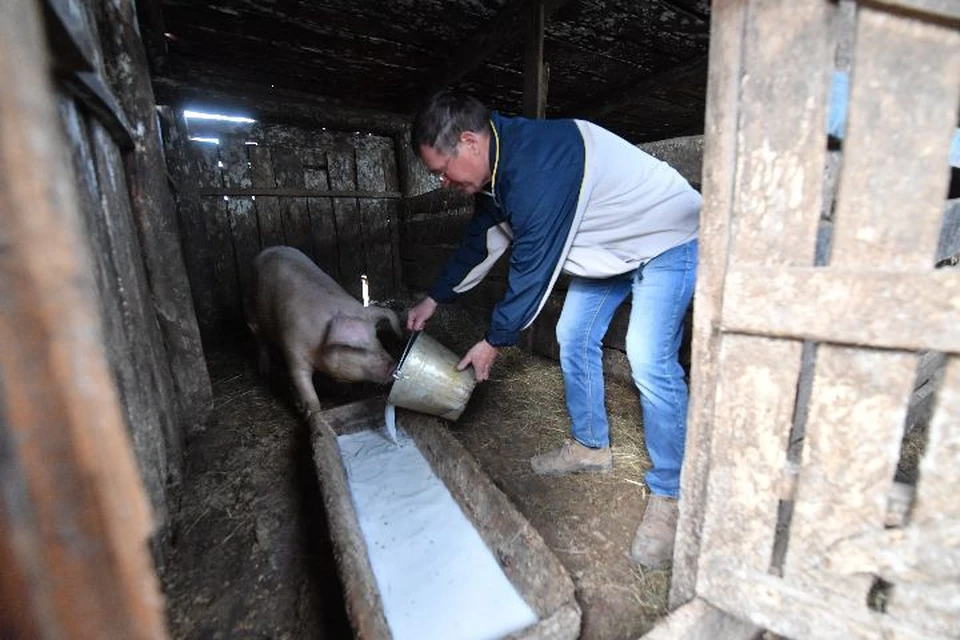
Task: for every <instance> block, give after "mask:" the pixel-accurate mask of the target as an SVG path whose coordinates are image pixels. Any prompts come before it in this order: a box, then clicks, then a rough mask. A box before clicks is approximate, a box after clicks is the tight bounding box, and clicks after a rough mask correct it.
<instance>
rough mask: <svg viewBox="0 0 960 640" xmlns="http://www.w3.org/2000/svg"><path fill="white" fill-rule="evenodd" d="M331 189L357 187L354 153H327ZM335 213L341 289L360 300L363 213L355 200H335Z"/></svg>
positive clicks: (363, 265) (363, 261) (364, 266)
mask: <svg viewBox="0 0 960 640" xmlns="http://www.w3.org/2000/svg"><path fill="white" fill-rule="evenodd" d="M327 167H328V169H327V171H328V176H329V179H330V188H331V189H333V190H337V191H348V190H352V189H354V188H356V184H357V182H356V180H357V178H356V160H355V158H354V153H353V151H352V150H351V151H330V152H329V153H328V154H327ZM333 214H334V219H335V220H336V225H337V247H338V249H339V254H340V269H339V272H340V280H339V283H340V286H342V287H343V288H344V289H345V290H346V291H347V292H349V293H350V295H352V296H354V297H355V298H357V299H358V300H359V299H360V296H361V288H360V275H361V274H363V273H364V272H365V271H366V267H367V265H366V262H365V255H364V246H363V235H362V230H361V228H360V214H359V210H358V207H357V201H356V199H355V198H334V200H333Z"/></svg>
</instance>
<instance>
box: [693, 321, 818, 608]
mask: <svg viewBox="0 0 960 640" xmlns="http://www.w3.org/2000/svg"><path fill="white" fill-rule="evenodd" d="M800 349H801V343H800V342H799V341H788V340H770V339H767V338H756V337H751V336H737V335H727V336H724V338H723V344H722V347H721V351H720V358H719V362H718V375H719V380H718V383H717V397H716V407H715V410H714V422H713V439H712V449H711V454H710V479H709V482H710V486H711V487H722V489H720V490H716V491H710V492H709V493H708V494H707V496H706V508H705V521H704V525H703V541H702V544H701V548H700V563H699V565H700V570H699V574H698V584H697V591H698V592H699V593H703V594H708V597H709V594H711V593H714V592H715V591H717V590H723V589H724V585H725V584H726V582H727V581H728V580H729V579H730V578H729V576H728V575H727V574H726V573H725V572H724V571H719V570H718V567H719V566H721V565H722V566H727V564H728V562H729V561H730V559H736V563H737V566H738V567H740V568H741V569H742V570H744V571H749V570H753V571H755V572H758V573H766V572H767V571H768V570H769V568H770V561H771V554H772V552H773V540H774V532H775V528H776V524H777V504H778V502H779V499H780V490H779V489H780V482H781V474H782V470H783V468H784V465H785V463H786V455H787V438H788V435H789V433H790V426H791V424H792V423H793V404H794V396H795V395H796V380H797V376H798V375H799V370H800Z"/></svg>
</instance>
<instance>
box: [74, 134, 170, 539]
mask: <svg viewBox="0 0 960 640" xmlns="http://www.w3.org/2000/svg"><path fill="white" fill-rule="evenodd" d="M89 125H90V145H91V147H92V154H91V155H92V158H93V162H94V166H95V167H96V173H97V182H98V187H99V193H98V194H97V199H98V203H99V206H100V207H101V212H100V213H99V215H101V216H102V217H103V222H102V228H103V229H104V230H105V231H106V236H107V240H106V245H105V246H108V247H109V258H108V259H109V260H110V261H111V262H112V263H113V264H114V265H115V267H116V274H117V279H116V281H115V282H112V283H110V286H112V287H117V288H118V289H119V290H120V292H119V296H118V298H119V301H120V303H121V308H122V309H123V324H124V332H125V333H126V336H127V342H126V344H125V345H124V346H125V347H126V348H127V350H128V353H125V354H124V353H121V354H118V357H120V358H122V359H126V358H130V359H131V360H132V369H133V372H134V373H133V375H134V378H133V381H134V382H135V385H136V386H135V387H129V386H128V387H125V388H124V392H125V393H126V392H127V391H133V393H134V395H133V397H131V398H130V402H131V405H132V407H131V408H129V409H128V413H129V414H130V418H131V422H130V428H131V430H132V431H133V433H134V434H137V435H138V436H139V437H136V438H134V440H133V446H134V450H135V452H136V455H137V459H138V461H140V463H141V469H142V471H141V475H142V477H143V480H144V483H145V484H146V486H147V490H148V492H149V494H150V497H151V499H152V505H153V509H154V514H155V516H156V518H157V519H158V521H159V522H160V523H162V524H163V525H166V524H167V508H168V507H167V502H166V495H167V482H168V481H170V480H174V481H175V480H177V479H178V478H179V476H180V467H179V464H178V462H179V460H180V455H181V452H182V438H183V434H182V432H181V430H180V421H179V416H178V415H177V407H176V404H175V401H174V397H175V391H174V385H173V380H172V378H171V371H170V366H169V363H168V361H167V358H166V353H165V349H164V345H163V338H162V336H161V334H160V327H159V325H158V323H157V318H156V311H155V309H154V307H153V304H152V299H151V298H152V292H151V290H150V287H149V282H148V280H147V269H146V264H145V263H144V258H143V252H142V250H141V247H140V245H139V243H138V242H137V232H136V229H135V228H134V224H133V212H132V211H131V202H130V188H129V186H128V184H127V180H126V176H125V172H124V170H123V166H124V162H123V158H122V157H121V154H120V150H119V149H118V147H117V145H116V144H115V143H114V141H113V138H112V135H111V134H110V133H109V131H108V130H107V128H106V127H105V126H103V125H102V124H101V123H100V122H98V121H96V120H91V121H90V123H89ZM126 401H127V397H126V396H124V402H125V403H126Z"/></svg>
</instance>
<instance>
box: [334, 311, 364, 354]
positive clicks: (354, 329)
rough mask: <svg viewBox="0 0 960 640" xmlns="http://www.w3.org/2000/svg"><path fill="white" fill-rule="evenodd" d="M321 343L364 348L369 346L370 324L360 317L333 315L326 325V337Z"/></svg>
mask: <svg viewBox="0 0 960 640" xmlns="http://www.w3.org/2000/svg"><path fill="white" fill-rule="evenodd" d="M323 343H324V345H325V346H327V347H352V348H354V349H366V348H367V347H369V346H370V326H369V324H368V323H367V322H366V321H364V320H362V319H360V318H351V317H349V316H334V317H333V320H331V321H330V324H329V325H327V337H326V338H325V339H324V341H323Z"/></svg>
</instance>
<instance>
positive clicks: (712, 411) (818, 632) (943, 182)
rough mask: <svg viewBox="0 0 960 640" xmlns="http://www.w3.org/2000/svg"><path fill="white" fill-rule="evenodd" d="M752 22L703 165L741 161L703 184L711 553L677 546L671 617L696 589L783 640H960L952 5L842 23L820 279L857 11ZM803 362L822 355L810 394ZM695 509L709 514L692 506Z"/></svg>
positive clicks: (695, 414)
mask: <svg viewBox="0 0 960 640" xmlns="http://www.w3.org/2000/svg"><path fill="white" fill-rule="evenodd" d="M733 4H735V5H736V6H731V5H730V4H728V3H720V5H718V6H716V7H715V8H716V11H715V12H714V14H713V16H712V19H713V20H715V21H717V22H715V23H714V25H715V27H716V30H715V32H714V35H718V34H719V36H721V37H716V38H713V39H712V42H711V52H712V55H713V59H716V60H722V61H724V62H725V63H726V66H725V67H724V68H723V69H714V68H712V69H711V80H710V82H711V90H710V93H709V96H708V111H707V114H708V117H707V129H708V136H707V141H708V147H707V150H708V154H709V153H716V154H720V153H721V152H723V153H722V155H717V156H716V157H708V158H707V159H706V161H705V169H706V170H705V177H706V179H705V187H706V189H707V194H706V195H707V199H706V202H707V209H706V210H705V211H704V229H703V230H704V232H703V234H702V235H701V241H702V253H701V256H702V261H701V269H702V270H701V274H700V279H699V280H698V290H697V292H698V298H697V302H698V305H699V304H701V302H702V301H703V299H702V298H701V297H699V296H700V294H705V295H706V298H705V301H706V309H704V310H703V311H698V321H704V322H705V324H706V326H702V325H701V326H699V327H697V337H696V339H695V349H696V350H697V355H696V356H695V358H694V360H695V370H694V381H695V386H694V394H693V396H692V402H693V405H692V408H691V428H692V429H693V432H692V434H690V435H692V437H693V443H692V444H693V449H692V451H693V453H694V458H695V460H694V462H695V463H698V464H696V465H695V466H696V468H695V469H693V471H695V472H697V473H702V472H703V470H704V469H706V470H707V471H708V480H707V483H708V484H709V486H710V487H711V490H710V491H705V489H704V487H705V484H706V483H702V482H695V481H694V480H692V479H691V475H690V474H691V468H690V467H689V463H690V455H689V453H690V451H691V449H690V448H689V447H690V444H691V442H690V437H688V458H687V459H686V460H685V471H684V485H683V491H684V494H683V497H684V499H683V500H682V501H681V526H680V532H681V534H684V533H688V534H691V535H692V537H693V540H692V541H690V540H686V541H685V540H683V539H682V538H681V539H679V540H678V552H677V559H678V560H679V563H678V564H677V565H676V566H675V567H674V579H675V580H676V579H677V578H678V577H679V578H680V580H681V581H682V583H683V584H682V585H680V586H679V587H677V586H676V585H675V587H674V590H673V593H672V594H671V599H672V604H679V603H681V602H683V601H686V600H689V599H690V596H691V590H690V584H689V572H690V567H691V566H696V568H697V578H696V584H695V588H694V589H693V591H694V592H695V594H696V595H699V596H700V597H702V598H704V599H705V600H707V601H708V602H709V603H710V604H712V605H714V606H716V607H719V609H721V610H722V611H724V612H726V613H728V614H731V615H733V616H735V617H737V618H740V619H743V620H749V621H751V622H753V623H754V624H757V625H761V626H764V627H766V628H768V629H769V630H771V631H773V632H775V633H778V634H782V635H785V636H787V637H798V638H799V637H815V638H878V639H879V638H887V637H898V638H947V637H957V636H958V635H960V600H957V598H956V584H957V576H958V575H960V574H958V571H960V569H958V567H960V525H958V524H957V523H958V522H960V501H958V500H957V498H956V495H957V494H956V486H957V484H958V483H960V364H958V356H957V355H956V354H957V353H958V351H960V342H958V338H957V335H958V334H957V331H956V326H957V323H956V318H957V317H960V274H958V273H957V272H956V271H955V270H951V269H949V268H943V269H938V270H935V269H934V264H935V256H936V247H937V242H938V239H939V235H940V230H941V228H942V227H943V226H944V223H943V200H944V194H945V193H946V192H947V182H948V179H949V175H950V173H949V169H948V167H947V163H946V157H947V149H948V147H949V141H950V136H951V134H952V132H953V131H954V129H955V127H956V123H957V115H958V104H960V30H958V29H957V28H956V27H957V22H956V21H955V18H953V17H948V16H949V13H948V11H947V10H945V6H946V5H945V4H943V3H939V2H937V1H936V0H932V1H930V2H928V1H927V0H924V1H923V2H913V0H909V1H904V0H890V2H886V1H884V2H863V3H858V5H857V9H856V12H855V13H854V12H852V11H847V9H849V8H850V7H849V3H847V4H848V6H844V7H840V10H841V11H844V12H846V13H844V15H849V18H850V21H851V23H855V25H856V31H855V33H854V34H853V35H854V37H851V38H850V40H851V42H853V43H854V44H853V49H852V51H853V54H852V70H851V78H852V83H851V93H850V99H849V117H848V122H847V127H846V130H847V135H846V137H845V139H844V140H843V143H842V169H841V170H840V172H839V175H840V184H839V191H838V194H839V195H838V198H837V206H836V208H835V210H834V213H833V218H834V221H835V224H834V227H833V233H832V238H831V239H830V242H829V248H830V251H826V252H823V253H822V254H821V257H820V258H815V251H814V248H815V242H816V240H817V218H819V217H820V213H821V211H826V210H828V208H825V207H823V206H822V204H823V203H822V199H823V198H824V195H823V194H824V192H826V194H827V196H826V197H830V195H829V194H830V192H831V190H830V189H827V190H824V188H823V187H824V183H825V182H826V181H825V180H824V176H823V174H824V166H825V164H826V163H825V160H826V158H825V151H826V142H827V141H826V135H825V132H824V130H823V123H824V122H825V121H826V118H825V116H826V113H825V110H826V105H827V93H826V87H827V86H828V81H829V76H830V74H831V73H832V72H833V69H834V60H833V53H834V44H833V38H834V35H833V34H834V29H833V24H834V23H833V19H834V16H835V15H836V13H837V10H838V8H837V7H836V6H834V5H833V4H832V3H829V2H820V3H817V2H807V3H779V2H774V1H773V0H749V1H748V2H745V3H733ZM721 5H722V6H721ZM888 5H896V7H897V10H896V11H890V10H889V7H888ZM925 14H930V15H925ZM931 16H932V17H931ZM951 20H953V22H951ZM725 45H726V46H725ZM725 54H726V55H727V57H726V58H724V55H725ZM844 55H846V54H845V53H844ZM907 61H909V62H907ZM837 64H838V65H840V67H841V68H843V67H845V65H846V64H847V63H846V61H845V60H838V62H837ZM731 68H732V69H734V70H735V72H733V73H732V72H731ZM771 114H775V115H771ZM723 118H726V120H723ZM721 120H722V121H724V122H726V124H727V127H728V130H726V131H722V130H718V129H714V128H711V127H715V123H717V122H720V121H721ZM725 133H726V135H724V134H725ZM714 134H717V135H719V138H712V137H713V135H714ZM711 138H712V142H711ZM715 163H716V164H715ZM827 170H828V172H829V171H830V168H829V167H828V169H827ZM731 187H733V188H731ZM718 221H720V222H722V224H718ZM711 225H714V226H711ZM708 229H709V230H712V233H707V230H708ZM711 252H714V253H711ZM711 256H712V257H711ZM814 265H816V266H814ZM721 283H722V293H720V292H718V288H720V287H721ZM708 285H712V287H708ZM700 309H703V307H700ZM804 340H808V341H810V340H813V341H817V342H818V343H819V344H817V345H816V346H815V348H816V352H815V357H814V358H812V359H811V362H812V364H811V366H810V369H809V371H810V375H809V377H808V376H807V375H806V374H801V366H806V365H801V360H800V355H801V351H802V349H801V346H802V345H804ZM807 344H809V343H807ZM803 349H804V350H805V349H806V347H804V348H803ZM929 349H933V350H934V351H945V352H947V353H948V354H949V355H948V356H947V358H946V361H947V363H948V364H947V371H946V373H945V375H944V377H943V379H942V385H941V386H940V387H937V388H936V389H934V390H933V391H928V392H927V393H929V394H930V397H931V398H933V400H931V405H932V406H933V407H934V412H935V414H934V415H935V417H934V418H933V419H931V421H930V424H929V427H928V437H929V442H928V443H927V446H926V449H925V451H926V453H924V454H923V456H922V459H921V462H920V470H919V474H914V475H918V476H919V480H917V481H916V482H917V484H916V487H915V488H914V487H912V486H910V485H906V484H901V483H897V482H895V477H896V478H900V477H901V476H900V475H898V474H899V473H900V472H901V469H900V466H901V465H902V464H903V462H904V461H902V460H900V457H901V451H900V449H901V447H902V446H904V445H903V442H904V439H903V438H904V433H903V432H904V426H905V423H906V421H907V412H908V408H909V406H910V403H911V401H912V399H913V397H914V395H915V393H916V390H915V386H916V382H917V369H918V355H917V353H916V352H918V351H925V350H929ZM716 350H719V355H716V354H717V351H716ZM703 358H706V368H707V371H706V377H705V378H704V377H701V379H700V381H699V383H697V382H696V380H697V374H698V373H699V374H701V376H702V375H703V373H704V371H703V369H699V370H698V369H697V368H696V367H700V366H703V360H702V359H703ZM807 382H809V387H807V386H806V385H807ZM807 388H809V398H807V393H806V391H805V389H807ZM697 429H704V430H706V431H707V432H708V433H704V432H698V431H697ZM788 437H789V445H788V442H787V439H788ZM704 442H707V443H709V456H705V455H704V451H705V448H704ZM788 446H789V449H788ZM798 452H799V455H798ZM911 481H913V480H911ZM691 486H692V487H693V488H694V489H695V490H696V489H701V491H700V493H699V494H698V493H696V492H694V493H693V496H694V497H695V498H698V499H699V503H698V504H694V505H687V506H684V502H685V501H687V500H689V499H690V498H691V494H690V493H688V492H687V490H688V488H690V487H691ZM914 492H915V495H916V498H915V503H913V504H912V505H911V499H910V496H911V495H912V494H913V493H914ZM921 496H924V497H921ZM698 513H699V514H700V516H699V517H700V519H699V520H697V517H698ZM690 519H694V521H693V522H690ZM698 531H699V532H700V533H701V534H702V535H701V536H700V539H699V540H697V533H698ZM698 543H699V557H693V556H692V551H693V550H695V549H696V548H697V545H698ZM781 563H782V564H781ZM678 596H679V597H683V600H678V599H677V598H678ZM693 610H694V609H691V611H693ZM704 624H706V622H704ZM708 635H709V634H708Z"/></svg>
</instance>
